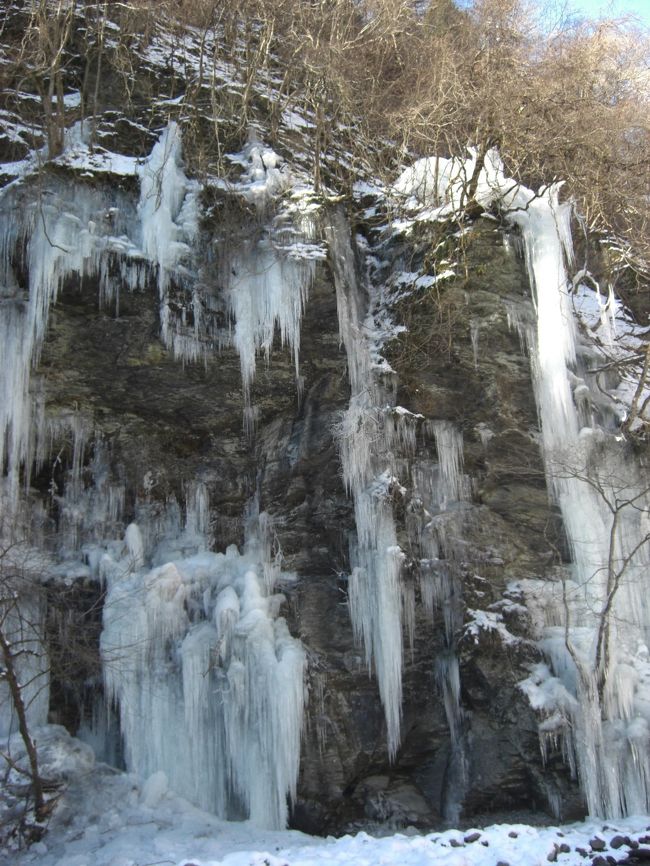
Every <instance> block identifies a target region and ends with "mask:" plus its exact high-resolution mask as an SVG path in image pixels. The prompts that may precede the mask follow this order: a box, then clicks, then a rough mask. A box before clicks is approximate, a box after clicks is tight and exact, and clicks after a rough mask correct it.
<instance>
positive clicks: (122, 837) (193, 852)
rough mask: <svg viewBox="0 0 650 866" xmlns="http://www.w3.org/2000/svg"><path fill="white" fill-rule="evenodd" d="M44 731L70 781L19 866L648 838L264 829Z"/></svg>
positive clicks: (558, 850)
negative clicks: (204, 807) (199, 805)
mask: <svg viewBox="0 0 650 866" xmlns="http://www.w3.org/2000/svg"><path fill="white" fill-rule="evenodd" d="M37 733H38V737H39V739H41V740H44V741H45V742H46V743H49V747H48V748H49V753H48V755H49V757H48V756H46V760H45V762H44V768H45V770H46V772H47V773H48V774H49V777H50V778H55V779H58V780H60V781H62V782H64V784H63V788H62V790H61V791H60V797H59V799H58V802H57V805H56V809H55V811H54V814H53V816H52V817H51V819H50V821H49V826H48V831H47V833H46V834H45V835H44V836H43V838H42V839H41V840H40V841H39V842H37V843H36V844H34V845H32V847H31V848H29V849H26V850H23V851H17V850H6V851H5V852H4V853H5V854H6V855H7V860H6V862H11V863H12V864H13V866H29V864H38V866H137V864H147V863H148V864H152V863H167V864H169V866H190V864H194V866H316V864H318V866H323V864H324V866H368V864H370V863H379V864H396V863H399V864H403V866H440V864H444V866H495V864H496V863H499V862H502V863H510V864H519V863H521V864H526V866H546V864H547V863H548V857H549V855H554V854H555V855H556V856H557V861H556V862H558V863H560V864H563V866H578V864H582V863H584V862H585V858H584V855H583V854H582V853H581V851H582V852H590V853H591V850H592V849H591V843H592V842H593V843H594V844H595V846H596V847H600V845H599V844H598V841H597V840H600V841H602V849H603V850H602V852H600V853H601V854H602V856H607V855H614V856H615V858H616V859H617V860H619V859H621V858H622V857H624V856H625V854H627V852H628V851H629V850H630V849H629V845H628V843H633V844H635V845H637V846H638V845H639V842H638V840H639V838H644V837H645V835H646V832H647V824H648V819H647V818H646V817H636V818H629V819H626V820H621V821H615V822H608V823H607V824H603V823H602V822H598V821H588V822H584V823H579V824H571V825H566V826H562V825H557V826H548V827H542V826H538V827H533V826H529V825H527V824H524V823H512V824H495V825H492V826H488V827H484V828H474V827H470V828H466V829H464V830H457V829H448V830H444V831H438V832H431V833H422V834H420V833H418V832H417V831H414V830H413V831H411V832H410V834H409V833H408V832H407V833H406V834H394V835H385V836H381V837H376V836H371V835H369V834H368V833H366V832H361V833H357V834H355V835H347V836H343V837H341V838H338V839H335V838H332V837H328V838H317V837H312V836H306V835H304V834H302V833H299V832H297V831H286V830H285V831H270V830H261V829H259V828H257V827H254V826H252V825H251V824H250V823H249V822H236V823H229V822H226V821H222V820H220V819H218V818H216V817H215V816H213V815H208V814H207V813H205V812H201V811H200V810H198V809H196V808H195V807H193V806H191V805H190V804H189V803H188V802H187V801H186V800H183V799H181V798H179V797H178V796H176V795H174V794H173V793H171V792H170V791H169V789H168V788H167V784H166V778H165V776H164V774H163V773H156V774H152V776H151V777H149V778H148V779H147V780H145V781H144V782H142V781H140V780H138V779H136V778H135V777H134V776H132V775H129V774H124V773H118V772H116V771H114V770H112V769H110V768H109V767H107V766H106V765H104V764H96V765H95V766H94V767H93V759H92V754H91V753H90V750H89V749H88V747H84V746H83V744H81V743H79V742H78V741H75V740H72V739H71V738H70V737H69V736H68V735H67V734H65V732H64V731H63V730H62V729H61V728H56V727H54V726H50V727H49V728H43V729H39V731H38V732H37ZM16 756H17V757H18V753H17V754H16ZM617 836H618V837H619V839H616V838H615V837H617ZM612 843H613V845H612ZM643 845H644V843H641V847H642V848H643ZM560 846H562V847H560ZM617 846H618V847H617ZM0 856H2V854H1V853H0Z"/></svg>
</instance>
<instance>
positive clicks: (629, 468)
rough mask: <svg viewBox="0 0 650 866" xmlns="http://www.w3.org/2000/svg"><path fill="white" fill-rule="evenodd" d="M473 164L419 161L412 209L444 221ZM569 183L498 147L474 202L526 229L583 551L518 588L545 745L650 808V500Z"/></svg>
mask: <svg viewBox="0 0 650 866" xmlns="http://www.w3.org/2000/svg"><path fill="white" fill-rule="evenodd" d="M475 165H476V154H472V155H471V156H470V158H469V159H467V160H459V159H452V160H444V159H435V158H434V159H428V160H420V161H418V162H417V163H416V164H415V165H414V166H413V167H412V168H410V169H408V170H407V171H406V172H404V173H403V174H402V175H401V177H400V178H399V180H398V182H397V183H396V186H395V189H396V192H397V193H399V194H401V195H402V196H405V197H406V199H407V201H408V203H409V204H410V205H411V206H413V205H417V206H419V207H422V206H424V207H426V208H428V216H429V217H430V218H444V217H445V216H447V215H448V214H449V213H451V212H453V211H456V210H458V209H459V208H461V207H462V205H463V204H464V201H463V196H464V189H466V187H467V182H468V179H469V178H470V177H472V175H473V174H474V168H475ZM558 190H559V188H558V187H557V186H551V187H549V188H546V189H544V190H541V191H540V192H539V193H538V194H535V193H534V192H533V191H531V190H529V189H526V188H525V187H523V186H521V185H519V184H517V183H515V182H514V181H512V180H510V179H508V178H507V177H506V176H505V174H504V172H503V169H502V166H501V164H500V161H499V158H498V156H497V155H496V154H495V153H494V152H491V153H488V155H487V157H486V160H485V164H484V166H483V167H482V169H481V172H480V175H479V177H478V186H477V190H476V200H477V201H478V202H479V204H482V205H484V206H486V207H489V206H491V205H494V204H496V205H498V207H499V209H500V211H501V213H502V214H503V215H504V217H505V219H506V220H507V221H508V222H509V223H510V224H512V225H514V226H516V227H517V228H518V229H519V231H520V232H521V236H522V239H523V243H524V250H525V259H526V267H527V270H528V274H529V278H530V283H531V289H532V293H533V301H534V305H535V309H536V328H535V329H534V331H532V332H530V331H529V332H528V333H526V329H525V328H524V329H523V333H524V336H526V337H527V338H528V340H529V343H530V347H529V348H530V354H531V364H532V370H533V383H534V390H535V397H536V401H537V406H538V411H539V417H540V425H541V432H542V452H543V457H544V461H545V466H546V473H547V480H548V487H549V492H550V495H551V497H552V499H553V501H554V502H555V503H556V504H557V505H558V507H559V509H560V512H561V514H562V519H563V522H564V527H565V531H566V535H567V540H568V543H569V547H570V552H571V564H570V566H569V568H568V569H565V570H564V572H563V574H562V577H561V578H560V579H559V580H557V579H556V580H553V579H551V576H550V577H549V580H548V581H530V580H527V581H521V583H520V585H519V586H518V587H516V589H519V590H521V591H523V592H524V595H525V596H526V598H527V603H528V606H529V608H530V609H531V612H532V613H533V618H534V620H535V621H537V623H538V627H539V635H538V636H539V645H540V647H541V649H542V650H543V652H544V653H545V655H546V657H547V659H548V665H539V666H537V668H536V669H535V670H534V671H533V672H532V674H531V677H529V678H528V679H527V680H526V681H525V683H524V684H523V687H524V689H525V690H526V692H527V694H528V695H529V697H530V700H531V703H532V705H533V706H534V707H535V708H536V709H539V710H540V711H541V712H542V714H543V717H544V718H543V721H542V722H541V724H540V739H541V743H542V747H543V750H544V751H547V750H548V749H549V748H551V747H557V746H560V747H561V748H562V749H563V751H564V754H565V756H566V757H567V760H568V762H569V764H570V765H571V766H572V767H573V768H575V770H576V771H577V774H578V776H579V779H580V782H581V786H582V790H583V792H584V795H585V799H586V801H587V806H588V809H589V811H590V813H591V814H594V815H603V816H608V817H614V816H620V815H625V814H635V813H642V812H647V811H648V809H649V808H650V665H649V663H648V649H647V631H648V627H649V626H650V609H649V605H648V593H647V587H646V580H647V574H648V568H649V566H650V544H649V542H650V517H649V513H648V506H649V497H648V488H647V485H645V484H643V483H642V482H641V481H640V479H641V478H643V470H642V469H641V468H640V467H639V466H638V464H637V463H636V460H635V458H634V456H633V454H632V453H631V450H630V449H629V447H628V446H627V444H626V443H625V442H624V440H623V439H622V437H621V436H620V435H617V424H618V423H619V422H620V417H621V412H620V409H619V408H618V407H617V406H616V405H615V403H614V401H613V400H611V399H608V398H607V397H606V396H603V395H602V394H599V393H598V390H597V389H596V388H595V387H594V388H591V387H590V385H591V382H592V380H593V379H594V376H593V375H590V368H591V367H593V366H597V365H598V363H599V361H600V360H601V358H600V357H599V356H598V352H597V350H596V349H595V347H594V346H593V344H592V345H588V344H587V343H585V338H584V337H583V336H582V335H581V333H580V332H579V331H578V328H577V324H576V317H575V315H574V310H573V304H572V297H571V294H572V291H573V289H574V284H575V283H576V281H575V280H573V281H572V280H570V279H569V276H568V273H567V268H568V267H570V266H571V264H572V248H571V229H570V217H571V208H570V205H569V204H560V203H559V197H558ZM610 301H611V299H610ZM600 306H601V307H602V306H603V304H602V302H601V304H600ZM610 306H611V303H610ZM601 314H602V311H601ZM610 319H611V317H610ZM610 324H611V321H610Z"/></svg>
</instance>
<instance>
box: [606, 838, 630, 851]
mask: <svg viewBox="0 0 650 866" xmlns="http://www.w3.org/2000/svg"><path fill="white" fill-rule="evenodd" d="M629 844H630V838H629V836H612V838H611V839H610V840H609V847H610V848H614V850H616V849H617V848H621V847H622V846H623V845H629Z"/></svg>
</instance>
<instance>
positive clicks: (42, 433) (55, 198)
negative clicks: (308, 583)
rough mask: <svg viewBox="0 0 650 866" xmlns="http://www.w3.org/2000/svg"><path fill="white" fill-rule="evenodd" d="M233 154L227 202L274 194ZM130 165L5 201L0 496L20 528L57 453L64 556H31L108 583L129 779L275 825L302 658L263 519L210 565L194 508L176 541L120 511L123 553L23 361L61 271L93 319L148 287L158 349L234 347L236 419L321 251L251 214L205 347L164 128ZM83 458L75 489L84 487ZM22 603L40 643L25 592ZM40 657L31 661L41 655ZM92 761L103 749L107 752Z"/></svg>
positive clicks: (85, 448)
mask: <svg viewBox="0 0 650 866" xmlns="http://www.w3.org/2000/svg"><path fill="white" fill-rule="evenodd" d="M238 159H239V160H240V161H241V162H242V165H243V167H244V171H243V174H242V176H241V178H240V180H239V182H238V183H237V184H234V185H233V184H228V185H227V187H228V190H229V191H230V192H231V193H232V194H233V195H235V196H242V197H243V198H244V199H246V200H248V201H252V202H254V203H255V204H256V205H257V207H258V209H259V210H260V211H263V210H264V207H265V206H266V202H267V200H268V202H269V203H271V199H272V198H273V197H274V196H275V195H277V193H278V192H280V191H282V190H283V189H286V187H287V176H286V173H285V172H284V171H283V169H282V166H281V165H280V163H281V160H280V159H279V157H277V156H276V155H275V154H273V152H272V151H270V150H268V149H266V148H264V147H263V146H262V145H261V144H258V143H251V144H250V146H248V147H247V148H246V149H245V151H244V152H243V154H240V155H238ZM133 166H134V170H135V173H136V175H137V178H138V180H139V184H140V195H139V200H138V201H137V203H135V202H132V201H131V199H130V197H129V196H128V194H126V193H123V192H121V191H119V190H112V191H111V192H107V190H106V189H104V188H102V186H101V184H99V183H98V184H97V185H96V186H91V185H88V184H84V183H74V182H72V181H70V180H61V179H57V177H56V176H55V175H53V174H52V175H49V174H44V175H43V183H42V187H43V189H42V190H41V192H40V194H36V193H34V188H33V186H32V185H30V184H29V183H28V182H26V183H24V184H16V185H12V186H11V187H9V188H8V189H6V190H5V191H4V192H3V195H2V199H1V201H0V205H1V208H0V300H1V306H0V340H1V341H2V346H3V353H4V359H5V360H4V364H3V369H2V371H0V372H1V375H0V465H3V466H7V467H8V470H7V478H6V482H5V483H4V485H3V490H2V491H0V492H1V493H2V496H3V503H5V502H7V503H9V505H10V510H11V511H12V513H13V514H14V516H15V515H17V514H18V512H19V511H20V509H21V507H22V506H21V500H20V495H19V494H20V479H21V475H22V480H23V483H24V484H25V485H28V483H29V472H30V469H31V467H32V466H38V465H42V464H43V462H44V461H45V460H46V459H49V458H50V456H51V453H52V445H53V443H55V442H57V441H60V439H61V438H62V437H65V438H69V439H71V440H72V442H73V455H72V466H71V468H70V471H69V472H68V474H67V478H66V483H65V487H64V488H63V489H61V490H59V489H57V488H56V487H54V486H53V487H52V489H51V491H50V494H51V496H52V498H53V499H54V500H56V501H57V505H58V514H59V530H58V534H57V542H58V550H57V554H58V556H59V558H60V560H61V561H60V563H59V564H58V565H56V564H54V563H53V562H51V561H50V562H48V568H47V572H48V574H50V575H53V576H56V575H57V573H60V575H61V577H65V579H69V578H71V577H72V578H76V577H98V576H101V577H102V579H104V580H105V581H106V583H107V587H108V596H107V601H106V607H105V611H104V633H103V636H102V654H103V659H104V663H105V684H106V692H107V695H108V697H109V699H110V700H111V701H115V702H116V703H117V704H118V705H119V713H120V722H121V728H122V731H121V733H122V735H123V737H124V741H125V749H126V758H127V763H128V766H129V768H130V769H133V770H134V771H136V772H138V773H139V774H140V775H142V776H147V775H150V774H152V773H154V772H158V771H164V772H165V773H166V774H167V776H168V778H169V781H170V784H171V785H172V787H174V788H175V789H176V790H177V791H179V793H181V794H184V795H185V796H187V797H188V798H189V799H191V800H192V801H193V802H195V803H197V804H198V805H201V806H203V807H205V808H208V809H210V810H211V811H214V812H216V813H218V814H220V815H223V816H230V817H245V818H248V817H250V818H251V819H252V820H253V821H255V822H256V823H257V824H259V825H261V826H267V827H275V828H280V827H284V826H285V824H286V820H287V796H289V797H292V796H293V795H294V793H295V786H296V781H297V775H298V762H299V756H300V734H301V728H302V716H303V703H304V695H303V687H304V686H303V683H304V665H305V657H304V651H303V649H302V646H301V644H300V642H299V641H296V640H293V639H292V638H291V636H290V634H289V632H288V629H287V626H286V623H285V621H284V620H283V619H282V618H281V617H279V616H278V610H279V607H280V604H281V602H282V596H281V595H279V594H278V593H276V592H274V586H275V584H276V582H277V580H278V578H279V577H280V569H279V563H278V561H277V558H274V557H273V556H272V555H271V543H270V533H271V529H270V522H269V519H268V516H267V515H266V514H265V513H264V512H263V513H262V514H257V515H256V516H255V519H251V521H249V531H248V537H247V542H246V548H245V550H244V552H243V553H242V554H240V553H239V552H238V551H237V549H236V548H234V547H231V548H229V549H228V550H227V551H226V553H225V554H217V553H210V552H208V548H209V543H208V542H209V533H208V528H207V502H206V500H205V496H201V495H198V494H196V495H195V494H192V495H191V496H190V497H189V501H188V502H189V504H188V507H187V516H186V520H185V527H184V530H183V531H182V532H181V531H180V515H181V512H180V508H179V506H178V505H177V504H176V503H175V502H170V503H168V504H167V507H166V508H165V509H163V512H162V513H160V512H159V511H158V512H156V509H149V508H148V506H147V505H146V503H136V520H137V521H138V523H137V525H136V524H135V523H134V524H132V525H131V526H130V527H129V528H128V530H127V532H126V536H125V539H124V540H121V539H120V538H119V537H118V533H119V531H120V527H121V526H123V524H122V520H123V517H124V486H123V485H121V484H117V483H115V482H114V481H113V480H112V478H111V474H110V472H109V471H108V463H107V461H106V455H105V449H104V447H103V444H102V442H101V440H99V439H95V438H94V432H93V429H92V423H91V422H86V421H84V420H83V419H82V418H81V417H79V416H77V415H76V414H75V413H67V414H65V415H61V416H60V417H58V418H56V419H51V418H50V419H46V416H45V414H44V412H43V411H42V400H40V399H39V396H40V395H39V394H38V393H37V388H36V384H37V383H36V382H35V381H34V379H33V377H32V368H33V366H34V365H36V364H37V363H38V360H39V356H40V352H41V349H42V345H43V340H44V337H45V333H46V330H47V324H48V318H49V313H50V309H51V307H52V305H53V304H54V303H55V302H56V299H57V295H58V293H59V291H60V290H61V288H62V286H63V284H64V283H65V281H66V280H67V279H68V278H69V277H75V278H77V279H83V278H84V277H92V278H94V279H95V280H96V281H97V284H98V302H99V304H100V306H112V307H113V309H114V310H115V313H116V315H119V302H120V291H124V290H128V291H130V292H133V291H136V290H142V289H144V288H145V286H146V284H147V283H148V282H149V281H154V282H155V283H156V284H157V287H158V295H159V312H160V337H161V340H162V342H163V344H164V345H165V346H166V347H167V348H168V349H169V350H170V351H171V352H172V354H173V355H174V357H175V358H177V359H179V360H181V361H196V360H198V359H200V358H201V357H204V356H205V353H206V351H207V350H208V349H210V348H212V346H216V347H217V348H218V347H219V346H220V345H223V344H224V343H232V344H234V346H235V348H236V349H237V351H238V352H239V355H240V358H241V368H242V379H243V388H244V393H245V396H246V404H247V406H248V405H249V393H250V384H251V382H252V379H253V377H254V373H255V363H256V356H257V354H258V353H260V352H261V353H263V354H264V355H265V356H266V358H267V359H268V357H269V355H270V351H271V346H272V342H273V337H274V332H275V329H276V327H277V328H278V329H279V331H280V335H281V338H282V341H283V342H286V343H288V344H289V346H290V347H291V348H292V350H293V352H294V358H295V364H296V375H297V374H298V366H297V365H298V349H299V335H300V320H301V315H302V309H303V305H304V302H305V300H306V297H307V292H308V290H309V286H310V284H311V280H312V278H313V270H314V262H315V259H317V258H320V257H322V256H323V255H324V254H323V252H322V250H321V248H320V247H319V246H318V245H317V244H313V243H311V242H310V238H311V236H312V235H313V232H314V225H313V220H312V216H311V211H312V208H311V207H310V206H309V204H308V203H307V204H305V205H303V204H302V203H301V202H300V201H298V202H297V203H294V206H293V208H289V209H288V212H287V213H285V214H284V215H283V216H282V217H281V218H280V217H276V219H275V220H271V223H272V227H271V229H269V230H268V231H262V225H263V220H262V218H261V217H260V220H259V222H258V221H256V220H254V222H255V225H256V229H257V230H256V231H255V232H253V233H252V234H251V237H250V238H249V237H248V235H247V239H246V240H244V239H242V240H241V242H240V243H235V245H234V246H233V247H230V248H227V249H221V250H219V254H220V257H221V259H222V266H221V273H222V274H224V275H227V278H226V279H225V280H223V283H224V285H223V291H224V295H223V298H222V299H221V303H222V304H223V307H224V309H226V310H229V311H230V314H231V316H232V318H233V323H234V324H233V332H232V333H231V334H225V335H217V338H216V339H214V338H215V334H213V333H212V332H211V330H210V327H209V326H208V324H207V323H206V321H205V316H204V312H205V310H206V309H207V310H208V312H209V309H208V308H209V306H210V304H209V303H208V300H209V299H206V297H204V296H201V295H200V290H201V284H200V281H199V280H197V274H196V256H195V252H194V250H195V247H196V239H197V236H198V184H196V183H195V182H193V181H190V180H188V178H187V177H186V176H185V173H184V170H183V163H182V154H181V137H180V131H179V128H178V126H177V125H176V124H175V123H171V124H170V125H169V126H168V127H167V128H166V129H165V130H164V131H163V133H162V135H161V137H160V139H159V141H158V142H157V143H156V144H155V146H154V148H153V150H152V152H151V155H150V156H149V157H148V158H147V159H146V160H144V161H143V162H142V164H140V165H137V166H136V164H135V161H133ZM262 216H264V217H266V216H267V215H266V214H265V213H264V214H262ZM244 234H246V233H244ZM23 273H25V274H27V279H28V283H27V285H22V283H21V279H22V274H23ZM179 299H180V300H179ZM215 303H216V302H215ZM206 335H207V336H208V337H209V338H211V340H207V341H206ZM89 455H92V456H91V458H90V464H89V465H88V467H87V469H88V471H89V474H90V476H91V478H92V483H90V484H88V483H87V482H84V481H82V467H83V466H84V465H85V461H86V460H87V459H88V456H89ZM145 482H146V478H145ZM144 487H145V489H146V483H145V484H144ZM5 512H6V513H8V511H7V510H5ZM14 522H15V519H14ZM32 523H33V521H32ZM148 553H151V554H152V556H153V559H152V560H151V561H150V562H149V566H150V567H149V566H147V565H146V564H145V562H147V561H148V560H147V554H148ZM286 577H287V576H286V575H283V578H286ZM21 603H22V605H23V613H24V615H25V616H26V617H27V618H28V619H29V621H30V622H33V623H34V628H35V634H36V638H35V639H38V640H40V632H39V628H40V625H39V617H36V616H35V615H34V610H35V608H34V605H37V606H38V603H39V600H38V598H36V601H33V600H31V599H29V598H26V597H25V598H24V599H23V600H22V602H21ZM39 658H40V659H41V660H42V662H43V664H44V665H45V666H47V661H46V658H45V654H44V652H41V653H40V654H39ZM24 673H25V676H28V675H29V674H30V671H29V670H28V669H25V671H24ZM38 673H39V677H40V679H39V682H38V700H37V699H36V698H37V696H36V695H35V696H34V698H33V700H32V699H31V698H30V701H31V704H32V707H33V711H32V713H31V718H30V721H32V722H33V723H34V724H40V723H42V722H44V721H45V720H46V717H47V677H46V676H45V677H44V679H43V676H44V675H43V676H42V674H43V672H41V671H39V672H38ZM26 694H27V692H26ZM4 704H5V706H9V705H10V702H9V701H5V702H4ZM107 712H108V710H107V708H106V706H104V707H103V708H102V707H101V706H100V707H98V708H96V712H95V713H94V715H95V723H96V724H94V725H91V726H90V728H94V729H95V730H89V731H87V734H88V736H90V737H95V738H97V737H98V736H99V735H98V734H97V731H98V730H99V729H100V728H103V729H105V730H104V733H103V734H101V736H99V739H104V740H106V739H112V741H113V746H114V745H115V741H116V737H115V736H114V731H110V721H109V722H108V723H107V719H108V718H109V716H108V715H106V713H107ZM102 716H103V717H102ZM5 721H6V725H5V724H4V721H1V720H0V728H7V729H10V728H11V725H12V718H11V714H9V715H7V716H6V719H5ZM102 748H103V749H104V754H108V750H107V747H106V744H105V743H104V745H103V746H102ZM113 752H115V748H114V747H113Z"/></svg>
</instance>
